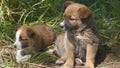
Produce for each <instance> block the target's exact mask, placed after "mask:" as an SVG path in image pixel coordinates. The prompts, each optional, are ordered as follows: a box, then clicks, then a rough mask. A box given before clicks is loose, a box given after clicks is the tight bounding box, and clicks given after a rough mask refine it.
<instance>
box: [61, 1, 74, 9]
mask: <svg viewBox="0 0 120 68" xmlns="http://www.w3.org/2000/svg"><path fill="white" fill-rule="evenodd" d="M73 3H74V2H73V1H66V2H64V3H63V10H65V9H66V8H67V7H68V6H69V5H70V4H73Z"/></svg>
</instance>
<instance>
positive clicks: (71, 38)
mask: <svg viewBox="0 0 120 68" xmlns="http://www.w3.org/2000/svg"><path fill="white" fill-rule="evenodd" d="M64 9H65V11H64V14H63V15H64V20H63V22H61V23H60V27H61V28H62V29H64V30H65V34H61V35H59V36H58V37H57V40H56V47H55V51H54V52H55V54H57V55H58V56H60V57H61V58H60V59H59V60H57V61H56V63H59V64H61V63H64V65H63V68H73V66H74V61H75V62H76V59H75V58H79V59H80V60H82V61H83V62H84V61H86V65H85V67H86V68H95V66H94V62H95V56H96V52H97V49H98V44H99V39H98V37H97V30H96V28H95V22H94V19H93V18H92V13H91V11H90V9H89V8H88V7H86V6H85V5H83V4H79V3H74V2H72V1H67V2H65V3H64Z"/></svg>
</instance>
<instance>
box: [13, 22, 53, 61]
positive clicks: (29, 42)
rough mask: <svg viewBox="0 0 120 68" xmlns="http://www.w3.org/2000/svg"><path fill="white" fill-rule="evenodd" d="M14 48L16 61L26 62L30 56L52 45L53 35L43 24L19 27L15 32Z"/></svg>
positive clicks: (50, 29)
mask: <svg viewBox="0 0 120 68" xmlns="http://www.w3.org/2000/svg"><path fill="white" fill-rule="evenodd" d="M15 38H16V40H15V43H14V47H15V48H16V49H17V56H16V60H17V62H19V61H27V60H28V59H29V58H30V57H31V54H33V53H36V52H39V51H41V50H42V49H44V48H45V47H47V46H48V45H50V44H52V42H53V41H54V39H55V33H54V31H53V29H52V28H51V27H49V26H48V25H45V24H35V25H33V26H31V27H27V26H21V27H19V28H18V29H17V31H16V36H15Z"/></svg>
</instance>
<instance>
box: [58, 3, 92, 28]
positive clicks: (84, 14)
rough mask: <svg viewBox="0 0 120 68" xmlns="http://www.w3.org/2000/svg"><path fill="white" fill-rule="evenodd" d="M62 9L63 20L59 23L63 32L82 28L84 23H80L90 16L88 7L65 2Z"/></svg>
mask: <svg viewBox="0 0 120 68" xmlns="http://www.w3.org/2000/svg"><path fill="white" fill-rule="evenodd" d="M63 8H64V14H63V16H64V20H63V22H61V23H60V27H61V28H63V29H64V30H74V29H78V28H83V26H85V23H84V22H82V20H83V19H87V18H88V17H89V16H90V15H91V11H90V10H89V8H88V7H86V6H85V5H82V4H79V3H74V2H72V1H66V2H65V3H64V4H63Z"/></svg>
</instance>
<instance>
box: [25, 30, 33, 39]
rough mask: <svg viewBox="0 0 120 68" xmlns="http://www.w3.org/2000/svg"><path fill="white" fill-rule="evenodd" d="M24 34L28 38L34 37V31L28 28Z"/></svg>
mask: <svg viewBox="0 0 120 68" xmlns="http://www.w3.org/2000/svg"><path fill="white" fill-rule="evenodd" d="M26 32H27V35H28V36H29V37H33V36H34V31H33V30H32V29H30V28H28V29H27V31H26Z"/></svg>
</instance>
